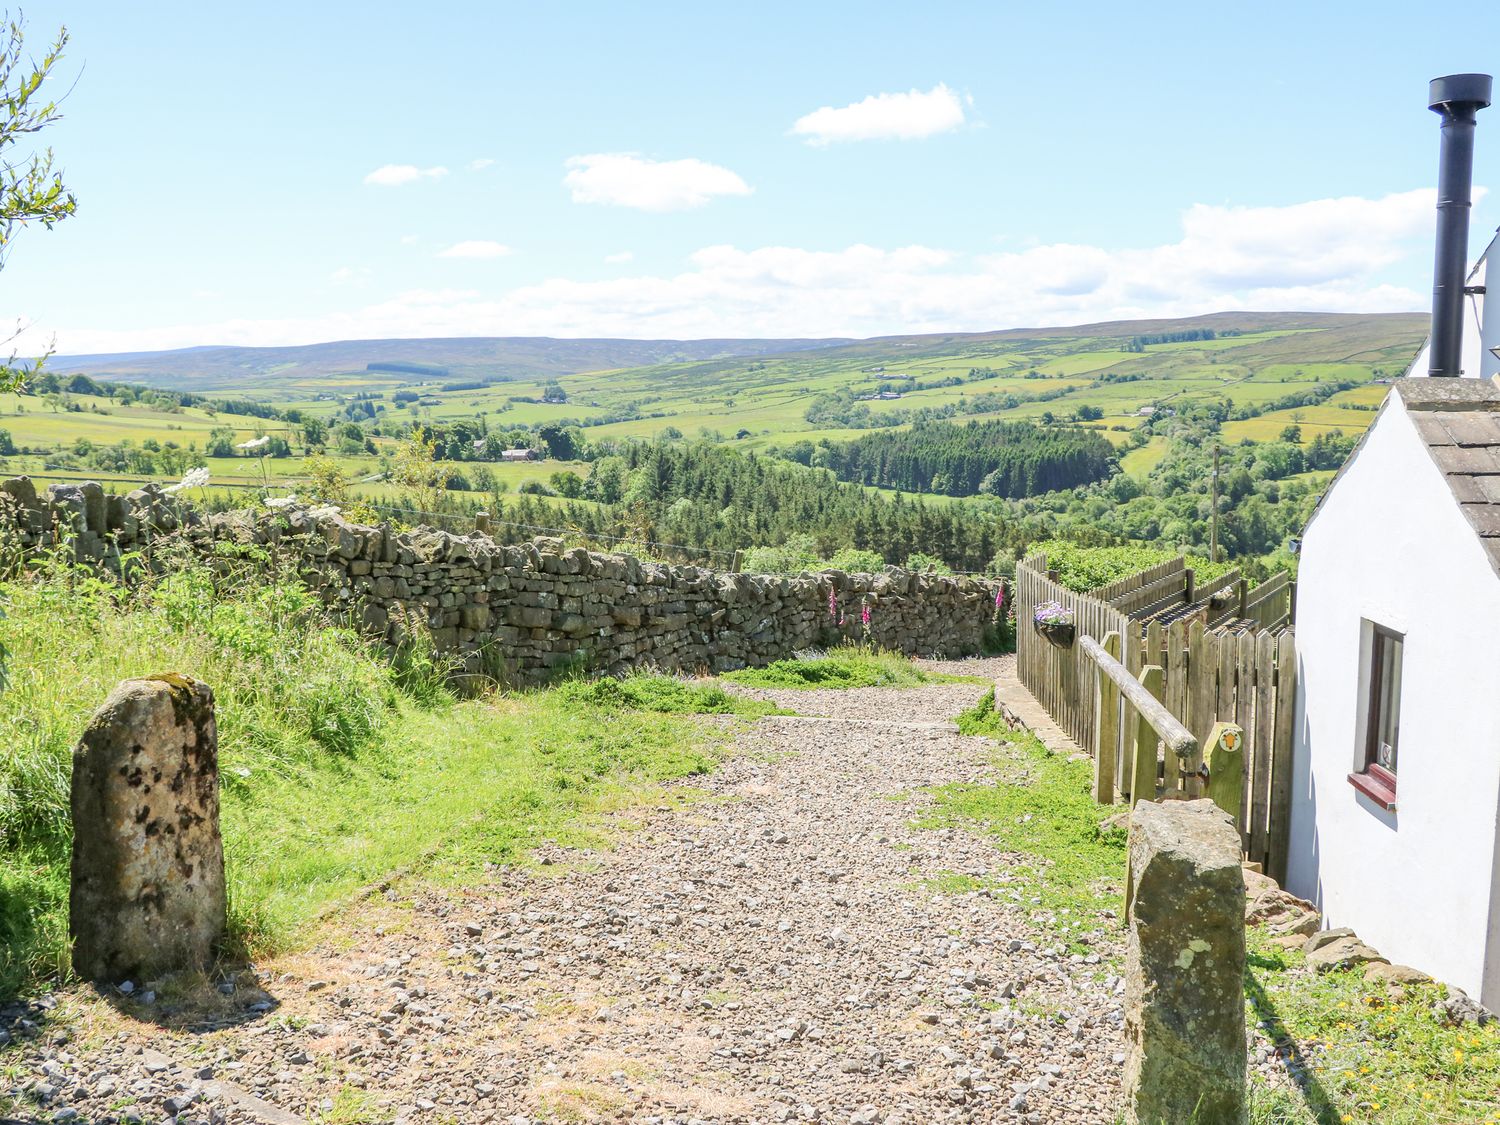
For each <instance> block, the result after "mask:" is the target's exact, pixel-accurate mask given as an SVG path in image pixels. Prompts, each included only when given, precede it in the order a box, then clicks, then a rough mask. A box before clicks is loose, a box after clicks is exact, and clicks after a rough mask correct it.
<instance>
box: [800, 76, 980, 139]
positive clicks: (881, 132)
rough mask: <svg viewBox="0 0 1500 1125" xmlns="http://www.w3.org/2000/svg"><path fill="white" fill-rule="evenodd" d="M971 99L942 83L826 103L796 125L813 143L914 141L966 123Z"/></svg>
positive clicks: (945, 131) (802, 134) (948, 130)
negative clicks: (837, 104) (966, 107)
mask: <svg viewBox="0 0 1500 1125" xmlns="http://www.w3.org/2000/svg"><path fill="white" fill-rule="evenodd" d="M965 101H970V104H972V101H971V100H970V99H964V98H960V97H959V96H958V94H956V93H955V92H954V91H952V90H950V89H949V88H948V87H947V86H945V85H943V84H942V83H941V82H939V83H938V84H937V85H936V86H934V87H933V88H932V89H930V90H928V91H927V92H926V93H925V94H924V93H923V92H922V91H921V90H908V91H907V92H906V93H904V94H871V95H870V96H869V97H868V98H865V99H864V100H863V101H858V102H853V103H851V104H850V105H846V106H842V107H840V108H838V109H835V108H834V107H833V106H829V105H825V106H823V107H822V108H821V109H815V110H813V112H811V113H809V114H807V115H806V116H804V117H799V118H798V119H797V120H796V122H795V123H794V124H793V125H792V133H793V134H794V135H795V136H799V137H806V138H807V143H808V144H810V145H827V144H834V143H836V142H838V141H914V140H920V139H921V138H922V137H930V136H933V135H934V134H936V133H948V132H951V131H953V130H954V129H957V128H958V127H959V126H960V125H962V124H963V123H964V104H965Z"/></svg>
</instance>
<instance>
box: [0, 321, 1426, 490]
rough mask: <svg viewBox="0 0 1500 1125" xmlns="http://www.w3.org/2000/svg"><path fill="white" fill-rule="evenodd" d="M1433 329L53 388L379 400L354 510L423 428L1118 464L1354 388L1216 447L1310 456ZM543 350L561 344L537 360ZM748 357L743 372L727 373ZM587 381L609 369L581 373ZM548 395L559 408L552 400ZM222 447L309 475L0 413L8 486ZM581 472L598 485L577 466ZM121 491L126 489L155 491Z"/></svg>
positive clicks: (255, 357)
mask: <svg viewBox="0 0 1500 1125" xmlns="http://www.w3.org/2000/svg"><path fill="white" fill-rule="evenodd" d="M1425 326H1426V320H1425V318H1424V317H1422V316H1420V315H1415V314H1412V315H1406V314H1399V315H1384V316H1339V315H1331V314H1292V313H1262V314H1251V313H1244V314H1217V315H1215V316H1210V317H1200V318H1196V319H1193V320H1185V321H1167V322H1163V321H1156V322H1135V323H1122V324H1110V325H1093V326H1085V327H1080V328H1068V329H1043V330H1033V331H1009V332H996V333H984V334H977V335H947V336H916V337H901V338H890V339H877V340H867V341H862V342H857V343H848V342H835V343H834V344H833V346H820V347H813V346H810V345H811V343H812V342H809V341H782V342H776V341H761V342H758V344H757V342H745V341H738V342H735V341H730V342H722V341H721V342H718V348H717V353H716V351H715V348H713V347H710V346H709V345H710V344H713V343H714V342H696V343H694V344H692V345H688V344H680V345H678V346H676V347H675V348H674V347H668V346H667V344H668V343H670V342H665V343H664V342H659V341H658V342H654V343H650V346H647V344H648V343H649V342H634V341H550V342H538V341H508V342H507V341H498V342H497V341H464V340H454V341H369V342H346V343H343V344H338V345H319V346H318V347H316V348H311V349H297V348H290V349H259V350H257V349H233V348H229V349H203V350H201V354H200V356H199V357H198V358H196V359H195V358H194V355H193V354H192V353H164V354H162V355H155V356H111V357H76V358H68V357H62V358H59V359H56V360H54V362H53V368H52V369H53V370H55V371H58V372H60V373H67V374H71V373H83V374H88V375H90V376H91V377H93V378H95V379H99V380H108V379H120V380H127V381H131V382H136V383H145V384H147V385H152V384H153V378H154V379H155V380H156V382H157V383H158V384H159V385H169V386H177V387H183V386H186V387H192V388H194V389H200V388H208V389H206V390H205V391H204V393H208V394H222V395H232V396H233V397H234V398H236V399H250V400H256V401H260V402H263V403H266V404H269V405H272V406H274V407H276V408H277V409H278V410H283V411H286V410H296V411H298V412H300V414H301V416H302V417H313V418H321V419H324V420H327V421H329V422H330V423H337V422H340V421H344V420H346V419H347V418H348V417H349V416H350V415H349V414H348V410H349V408H350V407H351V404H353V405H359V403H360V400H365V401H368V402H369V403H370V404H371V409H373V410H374V411H375V421H377V422H378V423H379V426H378V430H379V431H381V432H378V433H376V434H375V435H374V436H373V438H372V440H373V443H374V445H375V449H376V452H375V453H373V454H370V453H365V454H360V455H354V456H341V457H339V458H338V459H337V460H338V463H339V466H340V468H341V469H342V470H343V471H344V472H345V473H346V475H348V476H349V477H350V478H351V480H354V481H356V482H360V483H358V484H357V486H356V488H357V491H359V492H361V493H363V494H365V495H368V496H370V497H372V498H376V497H379V496H381V495H382V494H384V493H385V492H386V491H387V486H385V485H384V484H383V483H382V481H381V479H380V478H381V476H382V475H383V474H384V473H385V472H386V471H387V470H388V468H389V457H390V455H391V453H392V452H393V451H394V447H395V444H396V442H395V439H394V438H393V437H391V436H389V435H390V434H392V433H394V432H397V431H398V430H399V429H403V428H405V425H406V424H407V423H409V422H413V421H419V420H421V421H428V422H432V423H439V424H441V423H454V422H459V421H463V422H467V423H471V424H475V425H478V426H480V427H482V428H483V429H484V430H487V431H491V432H493V431H497V430H511V429H520V428H525V429H535V428H536V427H538V426H542V425H545V424H548V423H553V424H569V425H577V426H580V427H582V430H581V432H582V434H583V435H584V437H585V438H586V439H587V440H590V441H598V440H604V439H621V438H642V439H655V438H662V437H666V438H676V437H679V436H680V437H683V438H687V439H695V438H709V439H711V440H722V441H725V442H728V443H732V444H734V445H736V446H737V447H739V448H742V449H744V450H764V449H768V448H774V447H786V446H788V445H790V444H792V443H793V442H797V441H802V440H806V441H811V442H815V443H816V442H819V441H824V440H827V441H832V442H838V441H847V440H851V439H853V438H856V437H858V436H859V435H860V434H862V433H868V432H869V430H870V429H871V428H872V427H883V426H894V427H905V426H909V425H910V424H912V423H913V422H916V421H922V420H931V419H942V418H950V419H952V420H955V421H966V420H968V419H997V418H1003V419H1030V420H1042V421H1050V420H1053V419H1057V420H1071V419H1075V418H1077V417H1078V416H1079V415H1080V412H1081V413H1082V416H1083V417H1084V418H1085V419H1087V418H1090V416H1091V415H1093V414H1095V413H1096V412H1097V414H1098V417H1097V418H1095V419H1093V420H1090V421H1087V422H1086V424H1088V425H1090V426H1093V427H1095V428H1097V429H1099V430H1100V431H1101V432H1103V433H1104V434H1105V436H1107V437H1109V438H1110V439H1111V440H1112V441H1113V442H1114V443H1115V444H1116V445H1121V444H1124V443H1125V442H1126V439H1127V438H1128V437H1129V432H1130V431H1131V430H1133V429H1135V428H1136V427H1138V426H1139V425H1140V424H1141V423H1142V421H1143V420H1144V418H1145V417H1146V416H1147V415H1148V414H1149V413H1151V412H1152V411H1164V410H1181V409H1183V408H1185V407H1188V406H1191V405H1193V404H1197V403H1202V402H1207V401H1218V400H1228V401H1229V402H1230V403H1232V404H1233V407H1235V408H1245V407H1252V408H1254V407H1261V408H1266V407H1274V406H1275V404H1276V403H1278V402H1279V401H1282V400H1286V399H1288V397H1289V396H1297V395H1308V394H1313V395H1316V394H1318V393H1320V392H1321V390H1322V389H1323V388H1325V387H1326V386H1327V385H1329V384H1337V383H1343V382H1352V383H1357V384H1360V385H1358V386H1356V387H1354V388H1353V389H1349V390H1344V391H1341V392H1340V393H1338V394H1337V395H1334V396H1333V397H1331V398H1328V399H1327V401H1324V402H1321V403H1319V404H1317V405H1307V406H1291V407H1283V408H1272V409H1266V410H1265V412H1264V413H1262V414H1260V415H1259V416H1258V417H1254V418H1249V419H1244V420H1237V421H1230V422H1228V423H1226V424H1225V426H1224V428H1223V435H1224V437H1225V439H1226V440H1228V441H1230V442H1238V441H1241V440H1245V439H1249V440H1251V441H1268V440H1274V439H1276V438H1277V437H1278V436H1279V435H1280V434H1281V432H1282V430H1283V429H1284V428H1285V427H1287V426H1289V425H1298V426H1300V427H1302V431H1303V434H1304V437H1305V438H1306V439H1310V438H1312V437H1314V436H1316V435H1317V434H1318V433H1320V432H1324V431H1330V430H1334V429H1339V430H1343V431H1344V432H1345V433H1350V434H1353V433H1358V432H1361V431H1362V430H1363V429H1364V428H1365V427H1366V426H1367V425H1368V424H1369V422H1370V421H1371V419H1372V418H1373V417H1374V413H1373V409H1372V408H1373V407H1375V406H1377V405H1378V403H1379V402H1380V400H1381V399H1382V398H1383V396H1384V394H1385V391H1386V389H1387V388H1386V387H1385V386H1384V385H1383V384H1378V383H1375V382H1374V381H1375V380H1376V379H1380V380H1384V379H1387V378H1390V377H1393V376H1395V375H1398V374H1400V373H1401V372H1402V371H1403V370H1404V369H1405V366H1406V364H1407V363H1408V362H1409V360H1410V358H1411V356H1412V355H1413V354H1414V353H1415V351H1416V350H1417V347H1418V346H1419V345H1420V343H1421V339H1422V336H1423V333H1424V331H1425ZM1206 330H1211V333H1212V334H1213V338H1211V339H1178V340H1176V341H1175V342H1168V343H1150V344H1142V343H1141V342H1140V341H1141V340H1142V339H1151V338H1153V337H1152V336H1151V335H1147V334H1148V333H1154V334H1157V335H1167V336H1172V335H1174V334H1175V335H1177V336H1181V335H1191V334H1199V335H1207V334H1209V331H1206ZM548 343H550V344H551V345H555V346H554V347H551V348H549V347H546V346H543V345H544V344H548ZM752 344H757V348H758V350H754V349H752V348H751V345H752ZM501 345H505V347H510V348H511V351H510V352H506V350H505V347H502V346H501ZM776 347H783V348H784V349H796V350H781V351H776V350H775V348H776ZM486 349H488V350H486ZM734 349H738V350H739V352H740V353H741V354H723V353H725V352H728V351H731V350H734ZM263 352H264V353H267V354H262V353H263ZM747 352H749V353H751V354H745V353H747ZM242 353H243V354H242ZM408 353H410V356H408ZM509 354H514V355H521V354H525V355H527V356H530V357H531V358H530V359H528V360H527V361H526V362H525V363H520V362H511V361H509V360H493V361H492V360H486V359H485V358H484V356H486V355H490V356H498V355H509ZM663 355H667V356H672V357H673V358H674V359H678V361H676V362H659V363H653V364H651V365H648V366H633V365H621V363H620V362H618V361H619V360H624V361H625V362H626V364H628V363H629V361H631V360H637V359H641V358H648V359H649V358H654V357H658V356H663ZM392 356H394V357H396V358H397V359H403V361H404V360H406V359H410V358H411V356H417V357H419V359H420V364H424V365H427V366H428V368H430V369H431V370H432V371H434V372H442V371H446V372H447V374H446V375H442V376H439V375H432V376H429V375H426V374H422V373H420V371H414V372H412V373H401V372H391V371H370V370H367V369H366V364H368V363H372V362H379V361H385V360H388V359H389V358H390V357H392ZM539 357H541V358H539ZM679 357H681V358H679ZM705 357H706V358H705ZM612 360H613V361H615V362H613V363H612V362H611V361H612ZM414 362H415V361H414ZM591 362H592V363H598V364H599V367H598V369H595V370H569V368H570V367H577V366H579V365H580V364H587V363H591ZM559 390H560V392H561V394H559ZM544 396H547V397H551V398H563V399H564V401H551V402H544V401H542V400H543V398H544ZM393 423H395V425H393ZM220 427H228V428H230V429H232V430H233V432H234V435H235V441H236V442H240V441H244V440H248V439H250V438H252V437H255V436H258V435H261V434H267V433H269V434H279V435H282V436H284V437H285V438H286V439H287V441H288V443H289V444H290V446H291V448H292V456H290V457H285V458H280V459H271V458H267V459H266V460H265V462H264V463H263V464H262V463H261V462H258V461H256V460H255V459H254V458H251V457H237V458H214V459H212V460H211V461H210V471H211V473H212V476H213V482H214V485H215V486H216V487H227V488H246V487H258V486H261V485H262V484H263V483H264V481H266V480H269V481H271V482H273V483H275V484H278V485H286V486H288V487H295V486H296V484H297V482H298V480H299V479H301V478H302V477H303V476H304V475H305V472H306V463H305V460H304V455H305V452H306V450H305V444H304V442H303V439H302V435H301V431H300V427H299V426H296V425H293V424H290V423H287V422H284V421H279V420H265V419H261V418H256V417H252V416H248V415H237V414H233V413H225V412H215V411H211V410H207V409H204V408H201V407H187V408H183V409H180V410H172V411H168V410H162V409H155V408H150V407H146V406H142V405H139V404H131V405H126V404H122V403H121V402H119V401H116V400H114V399H111V398H105V397H99V396H91V395H78V394H73V395H69V394H53V395H47V396H38V395H25V396H18V395H0V430H3V431H7V432H8V433H9V435H10V439H11V443H13V445H14V446H15V447H16V448H17V450H18V453H16V454H14V455H11V456H7V457H3V458H0V471H5V472H17V471H25V472H29V473H32V474H33V475H35V476H37V477H39V478H42V479H52V478H68V477H77V476H92V477H109V476H111V475H112V474H108V473H101V472H99V471H95V470H92V469H89V468H88V466H87V465H82V466H80V465H79V463H78V462H79V460H80V459H79V458H78V457H72V458H70V457H69V456H68V455H69V454H70V453H71V452H74V451H76V450H79V449H84V450H86V449H87V446H88V444H93V445H117V444H121V443H131V444H134V445H135V446H137V447H139V446H142V445H143V444H144V443H147V442H151V443H155V444H156V445H158V446H168V444H169V443H175V444H176V445H177V446H178V447H180V448H181V449H183V450H186V451H190V452H197V451H200V450H202V449H203V448H204V446H205V444H206V442H207V441H208V439H209V435H210V432H211V431H212V430H214V429H215V428H220ZM80 443H82V444H80ZM0 448H4V443H0ZM1165 453H1166V446H1165V443H1164V442H1163V441H1162V440H1161V439H1159V438H1153V439H1152V440H1151V442H1150V443H1149V444H1147V445H1146V446H1145V447H1143V448H1140V449H1134V450H1130V451H1128V452H1127V453H1126V454H1125V456H1124V461H1123V468H1124V470H1125V471H1126V472H1127V473H1129V474H1130V475H1132V476H1134V477H1137V478H1140V479H1144V478H1145V476H1146V475H1147V474H1149V472H1150V470H1151V468H1152V467H1153V466H1154V465H1156V464H1157V463H1158V462H1159V461H1160V460H1161V458H1162V457H1163V456H1164V455H1165ZM70 460H71V461H72V462H73V463H72V464H69V463H68V462H69V461H70ZM560 467H561V466H559V465H556V464H552V463H533V464H496V463H487V464H486V465H485V469H486V470H487V471H488V473H489V474H492V477H491V478H490V479H492V480H493V482H495V485H496V487H497V488H499V489H500V490H508V491H513V490H515V489H517V488H519V487H520V486H521V485H523V484H525V483H526V482H528V481H540V482H543V483H546V482H547V481H548V480H549V479H550V477H551V475H552V473H554V472H556V471H558V470H559V468H560ZM568 467H569V468H571V469H573V470H574V471H578V472H579V473H580V474H583V473H586V471H587V467H586V466H582V465H577V466H568ZM263 473H264V477H263V475H262V474H263ZM113 475H114V476H116V477H118V479H120V480H122V481H124V480H127V479H140V478H141V474H134V476H132V474H128V473H123V474H113ZM362 478H364V479H363V480H362ZM475 491H476V492H486V491H493V490H492V489H490V488H489V487H488V486H486V487H485V488H476V489H475Z"/></svg>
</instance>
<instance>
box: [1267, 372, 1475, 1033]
mask: <svg viewBox="0 0 1500 1125" xmlns="http://www.w3.org/2000/svg"><path fill="white" fill-rule="evenodd" d="M1363 619H1369V620H1372V621H1375V622H1378V623H1379V624H1382V625H1385V626H1387V627H1389V628H1391V629H1394V630H1396V631H1397V632H1400V633H1403V634H1405V645H1404V655H1403V684H1402V690H1401V711H1400V731H1399V743H1398V755H1399V757H1398V782H1397V808H1396V810H1395V811H1394V812H1390V813H1387V812H1385V811H1383V810H1382V809H1380V808H1379V807H1378V806H1376V805H1375V804H1374V803H1373V802H1371V801H1370V800H1369V799H1368V798H1366V797H1364V796H1363V795H1361V794H1360V793H1358V792H1357V791H1356V790H1355V789H1354V788H1353V787H1352V786H1351V785H1350V784H1349V782H1348V775H1349V774H1350V773H1351V772H1353V771H1356V770H1358V769H1360V768H1362V764H1363V753H1362V733H1363V730H1364V714H1365V708H1366V706H1367V704H1366V701H1365V699H1364V697H1363V696H1362V695H1361V692H1360V684H1361V679H1362V678H1363V675H1364V673H1363V663H1364V660H1365V658H1366V656H1365V654H1364V653H1362V649H1361V637H1362V626H1361V622H1362V620H1363ZM1296 628H1297V655H1298V658H1299V664H1300V671H1299V673H1298V681H1297V717H1296V722H1297V738H1296V748H1295V755H1294V776H1293V787H1294V791H1293V796H1294V804H1293V808H1292V817H1291V862H1290V868H1289V872H1288V879H1287V885H1288V889H1289V890H1291V891H1292V892H1293V893H1294V894H1298V895H1302V896H1304V897H1307V898H1310V899H1313V900H1314V901H1315V902H1317V903H1318V904H1319V905H1320V906H1321V907H1322V908H1323V912H1324V917H1325V919H1326V923H1327V925H1329V926H1351V927H1353V928H1354V929H1355V930H1356V931H1357V932H1358V933H1359V935H1360V936H1361V937H1362V938H1364V939H1365V940H1366V941H1367V942H1369V943H1370V944H1371V945H1373V946H1375V948H1377V949H1378V950H1380V952H1381V953H1383V954H1384V955H1385V956H1387V957H1389V958H1390V959H1391V960H1393V961H1396V962H1398V963H1405V964H1410V965H1414V966H1416V967H1418V968H1420V969H1423V970H1425V971H1427V972H1429V973H1431V974H1433V975H1434V976H1436V977H1438V978H1440V979H1443V980H1446V981H1449V982H1451V983H1453V984H1456V985H1458V986H1459V987H1461V988H1463V989H1465V990H1466V991H1468V992H1470V993H1471V994H1473V995H1476V996H1478V997H1480V998H1481V1001H1482V1002H1483V1003H1485V1004H1487V1005H1489V1006H1490V1007H1497V1008H1500V948H1497V947H1500V903H1497V901H1496V898H1495V893H1496V884H1495V865H1496V859H1497V854H1496V848H1497V839H1500V836H1497V830H1496V829H1497V805H1500V749H1497V747H1500V580H1497V578H1496V576H1495V574H1494V572H1493V570H1492V569H1491V567H1490V564H1489V561H1488V559H1487V557H1486V555H1485V552H1484V550H1483V548H1482V547H1481V546H1480V543H1479V540H1478V539H1477V537H1476V536H1475V534H1474V532H1473V530H1472V529H1471V527H1470V526H1469V524H1468V522H1467V521H1466V520H1465V518H1464V516H1463V515H1462V513H1460V511H1459V510H1458V507H1457V505H1456V504H1455V502H1454V500H1453V496H1452V493H1451V492H1450V490H1449V488H1448V487H1447V485H1446V483H1445V482H1444V480H1443V478H1442V475H1441V474H1440V472H1439V471H1438V469H1437V466H1436V465H1435V464H1434V463H1433V461H1432V458H1431V456H1430V455H1429V453H1428V451H1427V448H1426V447H1425V445H1424V443H1423V442H1422V441H1421V439H1420V438H1419V436H1418V434H1417V432H1416V429H1415V427H1414V426H1413V424H1412V421H1411V418H1410V416H1409V415H1408V414H1407V412H1406V408H1405V407H1404V406H1403V404H1402V403H1401V400H1400V397H1399V396H1398V395H1396V394H1394V393H1393V394H1391V395H1390V396H1389V397H1388V398H1387V399H1386V402H1385V405H1384V406H1383V407H1382V408H1381V411H1380V413H1379V415H1378V416H1377V418H1376V421H1375V424H1374V425H1373V426H1372V427H1371V429H1370V431H1369V434H1368V436H1367V437H1366V439H1365V441H1364V444H1363V445H1362V446H1361V448H1360V450H1359V451H1358V452H1357V453H1356V455H1355V456H1354V458H1353V459H1352V460H1351V461H1350V463H1349V464H1348V465H1347V466H1346V467H1345V469H1344V472H1343V473H1342V475H1341V476H1340V477H1339V479H1338V480H1337V481H1336V482H1335V484H1334V485H1333V487H1332V488H1331V490H1330V492H1329V494H1328V496H1327V497H1326V498H1325V499H1324V501H1323V505H1322V507H1321V508H1320V509H1319V511H1318V513H1317V515H1316V516H1315V517H1314V518H1313V520H1312V521H1311V523H1310V524H1309V525H1308V528H1307V531H1306V534H1305V537H1304V539H1303V545H1302V559H1301V564H1300V566H1299V569H1298V589H1297V617H1296Z"/></svg>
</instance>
